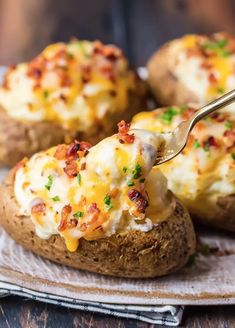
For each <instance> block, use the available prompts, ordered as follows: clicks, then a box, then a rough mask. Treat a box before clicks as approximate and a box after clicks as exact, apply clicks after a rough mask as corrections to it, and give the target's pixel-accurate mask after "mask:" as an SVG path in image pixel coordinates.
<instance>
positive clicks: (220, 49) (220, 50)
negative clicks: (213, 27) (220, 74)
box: [202, 39, 231, 57]
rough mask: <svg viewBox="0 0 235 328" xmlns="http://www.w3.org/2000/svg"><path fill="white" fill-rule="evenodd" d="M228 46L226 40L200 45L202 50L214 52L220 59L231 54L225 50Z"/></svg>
mask: <svg viewBox="0 0 235 328" xmlns="http://www.w3.org/2000/svg"><path fill="white" fill-rule="evenodd" d="M227 44H228V40H227V39H222V40H218V41H215V42H208V43H205V44H204V45H202V48H204V49H205V50H209V51H214V52H215V53H217V55H218V56H220V57H228V56H230V55H231V52H230V51H228V50H227V49H225V47H226V46H227Z"/></svg>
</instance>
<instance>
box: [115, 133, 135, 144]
mask: <svg viewBox="0 0 235 328" xmlns="http://www.w3.org/2000/svg"><path fill="white" fill-rule="evenodd" d="M134 141H135V136H134V134H124V135H119V142H120V143H121V144H132V143H133V142H134Z"/></svg>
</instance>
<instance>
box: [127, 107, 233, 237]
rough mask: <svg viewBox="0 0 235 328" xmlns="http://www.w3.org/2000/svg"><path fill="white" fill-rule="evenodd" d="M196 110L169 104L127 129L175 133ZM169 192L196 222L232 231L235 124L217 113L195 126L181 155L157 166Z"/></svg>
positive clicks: (141, 115)
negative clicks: (163, 176) (180, 202)
mask: <svg viewBox="0 0 235 328" xmlns="http://www.w3.org/2000/svg"><path fill="white" fill-rule="evenodd" d="M194 112H195V109H193V108H187V107H183V106H182V107H176V106H171V107H168V108H161V109H157V110H155V111H152V112H143V113H139V114H137V115H136V116H135V117H134V118H133V121H132V128H139V129H148V130H150V131H155V132H156V131H158V132H167V131H172V130H174V129H175V128H176V127H177V125H178V124H179V123H180V122H182V121H183V120H187V119H189V118H190V117H191V115H193V113H194ZM160 169H161V171H162V172H163V173H164V174H165V175H166V176H167V178H168V182H169V189H170V190H172V191H173V192H174V193H175V195H176V196H177V197H178V198H179V199H180V200H181V201H182V202H183V203H184V205H185V206H186V207H187V208H188V209H189V212H190V214H192V217H193V218H194V219H196V220H199V221H201V222H203V223H205V224H208V225H211V226H216V227H220V228H222V229H225V230H231V231H235V120H234V115H232V114H231V113H229V112H218V113H215V114H213V115H212V116H210V117H208V118H206V119H204V120H202V121H201V122H199V123H198V124H197V125H196V126H195V128H194V129H193V131H192V132H191V135H190V138H189V142H188V144H187V146H186V148H185V149H184V151H183V152H182V153H181V154H180V155H178V156H177V157H176V158H174V159H173V160H171V161H169V162H166V163H164V164H162V165H161V166H160Z"/></svg>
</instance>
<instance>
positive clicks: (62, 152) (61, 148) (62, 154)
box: [54, 144, 68, 160]
mask: <svg viewBox="0 0 235 328" xmlns="http://www.w3.org/2000/svg"><path fill="white" fill-rule="evenodd" d="M67 149H68V146H66V145H64V144H62V145H58V146H57V147H56V151H55V154H54V157H55V158H56V159H58V160H62V159H66V157H67Z"/></svg>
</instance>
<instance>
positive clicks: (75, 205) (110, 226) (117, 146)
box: [14, 123, 174, 251]
mask: <svg viewBox="0 0 235 328" xmlns="http://www.w3.org/2000/svg"><path fill="white" fill-rule="evenodd" d="M119 131H121V132H119V133H118V134H117V135H114V136H112V137H109V138H107V139H104V140H103V141H101V142H100V143H98V144H97V145H96V146H94V147H91V148H89V145H88V144H87V143H84V142H74V143H73V144H71V145H70V146H67V145H59V146H57V147H54V148H51V149H49V150H47V151H43V152H40V153H38V154H35V155H34V156H33V157H32V158H31V159H29V160H25V161H23V162H22V163H21V166H20V167H19V169H18V170H17V172H16V176H15V185H14V191H15V197H16V200H17V202H18V204H19V206H20V210H19V214H20V215H29V216H31V218H32V221H33V223H34V225H35V229H36V233H37V235H38V236H39V237H41V238H50V236H52V235H57V234H59V235H61V236H62V237H63V238H64V239H65V242H66V245H67V248H68V249H69V250H70V251H75V250H76V249H77V247H78V244H79V239H80V238H81V237H83V238H86V239H88V240H95V239H98V238H101V237H105V236H111V235H113V234H115V233H121V232H125V231H128V230H139V231H145V232H147V231H149V230H151V229H152V228H153V225H154V224H157V223H158V222H160V221H161V220H164V219H166V218H167V217H168V216H169V215H170V214H171V212H172V211H173V209H174V201H173V200H172V198H171V196H170V195H169V193H168V188H167V181H166V179H165V177H164V176H163V175H162V174H161V173H160V171H159V170H158V169H156V168H153V166H154V164H155V161H156V156H157V153H158V152H159V151H161V150H162V149H163V148H164V145H165V140H164V138H163V136H162V135H160V134H159V135H158V134H155V133H151V132H147V131H146V132H144V131H138V130H133V131H129V130H128V129H127V125H126V123H122V126H121V127H120V129H119Z"/></svg>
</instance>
